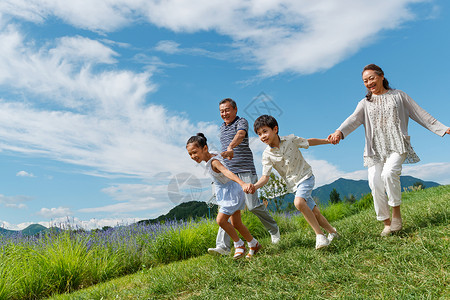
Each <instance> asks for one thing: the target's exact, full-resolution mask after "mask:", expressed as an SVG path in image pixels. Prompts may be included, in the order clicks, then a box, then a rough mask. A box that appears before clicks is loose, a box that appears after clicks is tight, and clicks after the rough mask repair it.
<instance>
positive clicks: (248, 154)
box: [220, 116, 256, 174]
mask: <svg viewBox="0 0 450 300" xmlns="http://www.w3.org/2000/svg"><path fill="white" fill-rule="evenodd" d="M239 130H245V132H246V134H245V138H244V139H243V140H242V142H241V143H240V144H239V145H238V146H236V147H235V148H234V149H233V151H234V156H233V158H232V159H231V160H229V159H224V162H225V166H226V167H227V168H228V169H229V170H230V171H231V172H233V173H235V174H237V173H245V172H251V173H252V174H256V169H255V164H254V163H253V153H252V150H250V147H249V145H248V122H247V120H246V119H244V118H239V117H238V116H236V119H234V121H233V122H231V123H230V124H229V125H227V124H226V123H225V122H223V124H222V126H220V143H221V144H222V151H227V148H228V145H230V143H231V141H232V140H233V139H234V137H235V136H236V133H237V132H238V131H239Z"/></svg>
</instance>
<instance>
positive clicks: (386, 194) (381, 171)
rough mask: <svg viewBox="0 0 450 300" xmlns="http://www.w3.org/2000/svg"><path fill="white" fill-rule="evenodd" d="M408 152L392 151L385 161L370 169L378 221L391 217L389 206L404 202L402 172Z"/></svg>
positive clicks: (370, 183) (371, 186) (370, 181)
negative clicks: (401, 182)
mask: <svg viewBox="0 0 450 300" xmlns="http://www.w3.org/2000/svg"><path fill="white" fill-rule="evenodd" d="M405 159H406V153H404V154H398V153H392V154H391V155H389V157H388V158H387V159H386V162H384V163H382V162H381V163H378V164H376V165H374V166H372V167H370V168H369V169H368V173H369V186H370V189H371V190H372V196H373V203H374V207H375V212H376V214H377V220H378V221H384V220H387V219H389V218H390V216H391V214H390V209H389V206H392V207H395V206H399V205H400V204H401V203H402V189H401V185H400V174H401V173H402V164H403V162H404V161H405Z"/></svg>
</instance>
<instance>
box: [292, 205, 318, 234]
mask: <svg viewBox="0 0 450 300" xmlns="http://www.w3.org/2000/svg"><path fill="white" fill-rule="evenodd" d="M294 205H295V207H296V208H297V209H298V210H299V211H300V212H301V213H302V214H303V216H304V217H305V219H306V222H308V224H309V225H310V226H311V227H312V229H313V230H314V232H315V233H316V235H317V234H323V232H322V230H321V229H320V225H319V222H317V219H316V216H315V215H314V213H313V211H312V210H311V209H310V208H309V207H308V204H306V200H305V199H304V198H301V197H295V199H294Z"/></svg>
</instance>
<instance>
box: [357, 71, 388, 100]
mask: <svg viewBox="0 0 450 300" xmlns="http://www.w3.org/2000/svg"><path fill="white" fill-rule="evenodd" d="M367 70H371V71H375V73H376V74H377V75H378V76H384V72H383V70H382V69H381V68H380V67H379V66H377V65H376V64H369V65H367V66H365V67H364V69H363V71H362V73H364V71H367ZM383 87H384V88H385V89H386V90H392V88H391V87H390V86H389V81H388V80H387V79H386V77H384V79H383ZM366 99H367V101H372V92H371V91H370V90H369V89H367V94H366Z"/></svg>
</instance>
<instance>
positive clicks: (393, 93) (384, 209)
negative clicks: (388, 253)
mask: <svg viewBox="0 0 450 300" xmlns="http://www.w3.org/2000/svg"><path fill="white" fill-rule="evenodd" d="M362 79H363V81H364V85H365V86H366V88H367V95H366V97H365V98H364V99H363V100H361V101H360V102H359V103H358V106H357V107H356V109H355V111H354V112H353V114H352V115H351V116H350V117H348V118H347V119H346V120H345V121H344V122H343V123H342V124H341V126H340V127H339V128H338V129H337V130H336V132H334V133H333V134H330V135H329V136H328V139H329V140H330V141H331V142H332V143H333V144H338V143H339V141H340V140H341V139H344V138H345V137H347V136H348V135H349V134H350V133H351V132H353V131H354V130H355V129H356V128H358V127H359V126H360V125H361V124H363V125H364V127H365V135H366V145H365V149H364V166H365V167H368V175H369V186H370V189H371V190H372V195H373V201H374V207H375V212H376V214H377V220H379V221H383V223H384V229H383V231H382V232H381V236H387V235H389V234H390V233H391V232H395V231H399V230H401V229H402V217H401V213H400V204H401V186H400V174H401V171H402V164H403V163H416V162H418V161H419V160H420V159H419V157H418V156H417V154H416V153H415V152H414V150H413V148H412V147H411V144H410V137H409V136H408V120H409V118H411V119H413V120H414V121H416V122H417V123H419V124H420V125H422V126H423V127H425V128H427V129H428V130H430V131H432V132H434V133H436V134H438V135H440V136H444V135H445V134H446V133H447V134H450V128H449V127H447V126H444V125H443V124H442V123H440V122H439V121H437V120H436V119H435V118H433V117H432V116H431V115H430V114H429V113H427V112H426V111H425V110H424V109H422V108H421V107H420V106H419V105H417V103H416V102H414V100H412V99H411V98H410V97H409V96H408V95H407V94H406V93H405V92H402V91H400V90H395V89H392V88H391V87H390V86H389V82H388V81H387V79H386V78H385V77H384V73H383V70H382V69H381V68H380V67H379V66H377V65H374V64H370V65H367V66H365V67H364V69H363V73H362ZM386 194H387V195H386ZM389 206H391V207H392V221H391V218H390V210H389Z"/></svg>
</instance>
